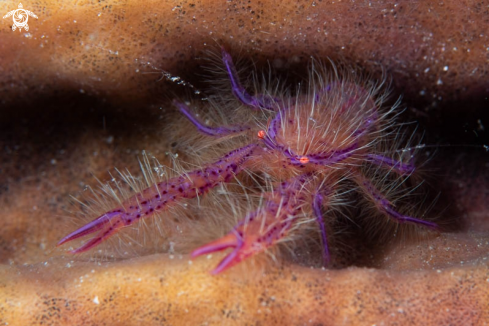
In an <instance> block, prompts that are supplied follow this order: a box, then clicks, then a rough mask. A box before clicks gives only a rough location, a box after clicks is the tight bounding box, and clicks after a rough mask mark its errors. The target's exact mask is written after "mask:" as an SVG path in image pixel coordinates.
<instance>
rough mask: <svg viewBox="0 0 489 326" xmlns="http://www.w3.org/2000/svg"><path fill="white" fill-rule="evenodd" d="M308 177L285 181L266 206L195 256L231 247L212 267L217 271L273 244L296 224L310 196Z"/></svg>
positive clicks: (193, 253) (194, 255) (214, 272)
mask: <svg viewBox="0 0 489 326" xmlns="http://www.w3.org/2000/svg"><path fill="white" fill-rule="evenodd" d="M309 179H310V176H309V175H307V174H304V175H301V176H299V177H296V178H293V179H290V180H288V181H286V182H282V183H281V184H280V185H279V186H277V187H276V189H275V190H274V192H273V193H270V194H269V196H268V200H267V201H266V203H265V205H264V206H263V207H261V208H259V209H258V210H256V211H254V212H252V213H250V214H248V215H247V216H246V218H245V219H244V220H242V221H241V222H239V223H238V225H236V226H235V227H234V228H233V230H232V231H231V232H229V233H228V234H227V235H225V236H224V237H222V238H220V239H218V240H215V241H213V242H211V243H208V244H206V245H204V246H202V247H200V248H198V249H196V250H194V252H192V257H198V256H201V255H205V254H208V253H213V252H217V251H221V250H225V249H229V248H232V249H233V250H232V251H231V252H230V253H229V254H228V255H227V256H226V257H224V259H223V260H222V261H221V262H220V263H219V265H218V266H217V267H216V268H215V269H214V270H213V271H212V274H218V273H221V272H223V271H224V270H226V269H228V268H230V267H232V266H234V265H236V264H238V263H240V262H241V261H243V260H244V259H246V258H248V257H251V256H253V255H256V254H258V253H260V252H262V251H264V250H266V249H267V248H269V247H271V246H273V245H274V244H276V243H277V242H278V241H279V240H280V239H282V238H284V237H285V236H286V235H287V233H288V231H289V230H290V229H291V228H292V227H293V226H294V225H295V224H296V222H297V221H298V218H299V216H300V211H301V207H302V206H303V205H304V204H305V203H306V202H307V201H308V199H310V193H309V192H307V191H305V190H304V188H305V185H306V183H307V182H308V181H309Z"/></svg>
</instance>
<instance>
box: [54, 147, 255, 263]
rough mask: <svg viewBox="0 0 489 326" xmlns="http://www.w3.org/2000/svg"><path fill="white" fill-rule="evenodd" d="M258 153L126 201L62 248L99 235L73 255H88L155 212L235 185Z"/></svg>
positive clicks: (231, 158) (239, 154)
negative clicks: (73, 241) (76, 240)
mask: <svg viewBox="0 0 489 326" xmlns="http://www.w3.org/2000/svg"><path fill="white" fill-rule="evenodd" d="M257 151H259V147H258V146H257V145H255V144H252V145H248V146H245V147H242V148H239V149H237V150H234V151H232V152H229V153H228V154H226V155H224V156H223V157H222V158H221V159H220V160H218V161H216V162H214V163H211V164H208V165H207V166H206V167H204V168H203V169H199V170H195V171H192V172H188V173H186V174H184V175H182V176H179V177H176V178H172V179H169V180H167V181H164V182H159V183H156V184H155V185H153V186H151V187H149V188H146V189H145V190H143V191H142V192H140V193H138V194H136V195H134V196H133V197H130V198H128V199H127V200H125V201H124V202H123V203H122V206H121V207H119V208H117V209H114V210H112V211H110V212H107V213H104V214H102V215H101V216H99V217H97V218H96V219H95V220H93V221H92V222H90V223H88V224H86V225H85V226H83V227H81V228H79V229H78V230H76V231H74V232H72V233H70V234H69V235H67V236H66V237H64V238H63V239H61V241H59V243H58V246H60V245H62V244H64V243H66V242H69V241H71V240H75V239H77V238H80V237H82V236H85V235H88V234H92V233H95V232H97V231H99V233H98V234H97V235H96V236H95V237H94V238H93V239H91V240H90V241H89V242H88V243H86V244H85V245H83V246H82V247H80V248H78V249H76V250H73V251H72V252H73V253H79V252H83V251H87V250H89V249H91V248H93V247H95V246H96V245H98V244H99V243H101V242H102V241H104V240H106V239H108V238H109V237H111V236H112V235H114V234H115V233H117V232H118V231H119V230H120V229H122V228H123V227H126V226H129V225H131V224H133V223H134V222H136V221H138V220H140V219H141V218H146V217H150V216H152V215H153V214H154V213H155V212H158V211H163V210H166V209H168V208H169V207H171V206H172V205H175V204H176V203H177V202H178V201H180V200H183V199H185V198H194V197H197V196H199V195H202V194H204V193H205V192H207V191H209V190H210V189H212V188H214V187H215V186H217V185H219V184H220V183H223V182H229V181H231V180H232V179H233V177H234V176H235V175H236V174H238V173H239V172H241V171H242V170H243V169H244V168H245V167H246V165H247V164H248V162H249V159H250V157H252V155H253V154H255V153H256V152H257Z"/></svg>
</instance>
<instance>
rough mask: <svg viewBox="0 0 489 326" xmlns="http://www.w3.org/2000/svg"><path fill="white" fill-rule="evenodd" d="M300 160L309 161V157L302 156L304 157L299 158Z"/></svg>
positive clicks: (303, 162) (302, 161)
mask: <svg viewBox="0 0 489 326" xmlns="http://www.w3.org/2000/svg"><path fill="white" fill-rule="evenodd" d="M299 162H301V163H302V164H306V163H309V157H307V156H302V157H301V158H300V159H299Z"/></svg>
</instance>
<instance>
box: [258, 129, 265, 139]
mask: <svg viewBox="0 0 489 326" xmlns="http://www.w3.org/2000/svg"><path fill="white" fill-rule="evenodd" d="M258 138H260V139H263V138H265V130H260V131H258Z"/></svg>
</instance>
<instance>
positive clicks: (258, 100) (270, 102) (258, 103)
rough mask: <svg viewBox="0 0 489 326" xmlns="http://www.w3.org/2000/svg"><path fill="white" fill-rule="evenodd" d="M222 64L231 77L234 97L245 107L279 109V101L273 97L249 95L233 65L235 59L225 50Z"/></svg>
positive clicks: (223, 50)
mask: <svg viewBox="0 0 489 326" xmlns="http://www.w3.org/2000/svg"><path fill="white" fill-rule="evenodd" d="M221 55H222V62H223V63H224V65H225V66H226V70H227V72H228V75H229V79H230V80H231V88H232V91H233V94H234V96H236V98H237V99H238V100H239V101H240V102H241V103H243V104H244V105H248V106H251V107H252V108H255V109H265V110H271V111H275V108H276V107H277V105H276V104H277V103H278V99H275V98H273V97H271V96H265V95H257V96H252V95H250V94H248V92H247V91H246V89H245V88H244V87H243V86H242V85H241V83H240V82H239V78H238V73H237V71H236V67H235V66H234V63H233V58H232V57H231V55H230V54H229V53H227V52H226V50H225V49H224V48H222V49H221Z"/></svg>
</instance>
